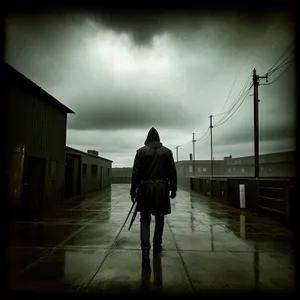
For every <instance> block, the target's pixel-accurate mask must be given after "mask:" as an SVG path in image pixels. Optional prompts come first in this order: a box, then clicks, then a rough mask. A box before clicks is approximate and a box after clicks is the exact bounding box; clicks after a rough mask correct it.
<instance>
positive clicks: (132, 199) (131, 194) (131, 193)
mask: <svg viewBox="0 0 300 300" xmlns="http://www.w3.org/2000/svg"><path fill="white" fill-rule="evenodd" d="M130 196H131V201H132V202H134V201H135V200H134V199H135V197H136V190H133V191H131V192H130Z"/></svg>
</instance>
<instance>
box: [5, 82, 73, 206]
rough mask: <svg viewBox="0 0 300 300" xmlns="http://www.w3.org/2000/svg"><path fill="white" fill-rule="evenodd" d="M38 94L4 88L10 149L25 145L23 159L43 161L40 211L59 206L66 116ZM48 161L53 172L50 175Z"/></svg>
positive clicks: (12, 84) (20, 88)
mask: <svg viewBox="0 0 300 300" xmlns="http://www.w3.org/2000/svg"><path fill="white" fill-rule="evenodd" d="M41 94H42V93H41V92H38V94H37V93H36V92H34V91H33V90H32V89H31V88H30V87H28V86H26V85H24V84H22V85H21V86H20V84H19V83H18V82H13V81H11V82H10V84H9V86H8V87H7V100H8V110H9V111H8V114H9V118H8V123H9V124H8V129H7V130H8V132H9V136H10V145H9V147H13V145H14V144H15V143H24V144H25V147H26V148H25V157H28V156H30V157H39V158H45V160H46V169H45V173H46V174H45V189H44V211H48V210H50V209H54V208H56V207H57V206H58V205H59V202H60V201H61V199H62V196H63V191H64V166H65V144H66V120H67V114H66V113H63V112H61V111H60V110H58V109H56V108H54V107H52V106H51V105H50V104H48V103H47V102H45V101H43V99H41V97H42V96H41ZM51 161H55V162H56V164H57V172H56V173H55V174H51V173H50V166H51Z"/></svg>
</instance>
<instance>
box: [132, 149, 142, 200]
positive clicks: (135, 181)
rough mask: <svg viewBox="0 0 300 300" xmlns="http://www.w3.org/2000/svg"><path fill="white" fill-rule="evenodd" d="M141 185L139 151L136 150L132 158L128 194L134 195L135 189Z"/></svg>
mask: <svg viewBox="0 0 300 300" xmlns="http://www.w3.org/2000/svg"><path fill="white" fill-rule="evenodd" d="M140 186H141V158H140V153H139V152H138V151H137V152H136V154H135V158H134V163H133V168H132V175H131V188H130V195H131V196H132V198H134V197H135V195H136V190H137V188H139V187H140Z"/></svg>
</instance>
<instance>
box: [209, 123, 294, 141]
mask: <svg viewBox="0 0 300 300" xmlns="http://www.w3.org/2000/svg"><path fill="white" fill-rule="evenodd" d="M292 121H293V120H292ZM295 129H296V124H293V123H288V122H287V123H282V124H280V123H276V122H274V123H273V125H272V126H268V127H266V126H260V130H259V140H260V141H264V142H271V141H277V140H285V139H295V136H296V130H295ZM253 140H254V128H253V126H248V127H244V126H240V127H239V130H234V128H232V130H231V131H230V130H228V131H227V132H226V133H225V134H223V135H222V136H220V137H219V138H218V139H217V140H216V141H215V144H216V145H236V144H243V143H247V142H252V141H253Z"/></svg>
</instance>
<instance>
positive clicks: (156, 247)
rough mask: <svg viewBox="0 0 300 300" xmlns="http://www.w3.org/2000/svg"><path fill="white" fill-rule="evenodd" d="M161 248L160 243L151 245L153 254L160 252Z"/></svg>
mask: <svg viewBox="0 0 300 300" xmlns="http://www.w3.org/2000/svg"><path fill="white" fill-rule="evenodd" d="M161 250H162V245H153V254H160V253H161Z"/></svg>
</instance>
